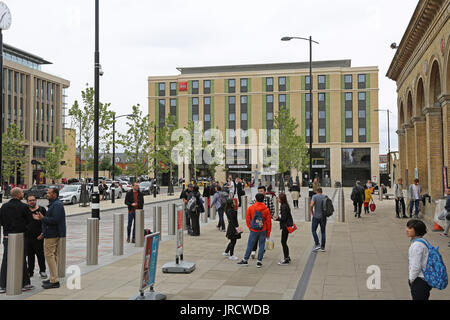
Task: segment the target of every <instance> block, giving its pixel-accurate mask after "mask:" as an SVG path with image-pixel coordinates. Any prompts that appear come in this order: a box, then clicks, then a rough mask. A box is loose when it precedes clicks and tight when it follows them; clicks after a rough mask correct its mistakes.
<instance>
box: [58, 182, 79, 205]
mask: <svg viewBox="0 0 450 320" xmlns="http://www.w3.org/2000/svg"><path fill="white" fill-rule="evenodd" d="M80 198H81V185H66V186H64V188H62V189H61V190H60V191H59V200H61V202H62V203H64V204H77V203H78V202H80Z"/></svg>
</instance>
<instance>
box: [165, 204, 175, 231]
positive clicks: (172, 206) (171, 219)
mask: <svg viewBox="0 0 450 320" xmlns="http://www.w3.org/2000/svg"><path fill="white" fill-rule="evenodd" d="M176 206H177V205H176V204H175V203H170V204H169V217H168V219H167V220H168V229H169V230H168V234H169V236H174V235H176V226H175V221H176V220H177V216H176Z"/></svg>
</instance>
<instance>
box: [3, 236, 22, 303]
mask: <svg viewBox="0 0 450 320" xmlns="http://www.w3.org/2000/svg"><path fill="white" fill-rule="evenodd" d="M24 245H25V244H24V234H23V233H15V234H12V233H10V234H9V235H8V264H7V272H6V295H7V296H18V295H20V294H22V282H23V263H24V253H25V250H24Z"/></svg>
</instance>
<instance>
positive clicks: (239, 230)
mask: <svg viewBox="0 0 450 320" xmlns="http://www.w3.org/2000/svg"><path fill="white" fill-rule="evenodd" d="M236 233H237V234H241V233H244V229H242V227H237V228H236Z"/></svg>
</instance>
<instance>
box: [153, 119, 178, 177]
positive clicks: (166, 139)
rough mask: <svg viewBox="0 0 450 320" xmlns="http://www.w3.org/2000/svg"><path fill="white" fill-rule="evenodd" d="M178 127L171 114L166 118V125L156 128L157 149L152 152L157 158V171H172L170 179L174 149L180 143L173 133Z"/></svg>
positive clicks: (154, 157)
mask: <svg viewBox="0 0 450 320" xmlns="http://www.w3.org/2000/svg"><path fill="white" fill-rule="evenodd" d="M176 129H177V127H176V124H175V118H174V117H173V116H172V115H169V116H168V117H167V119H165V125H164V126H163V127H160V128H157V130H156V138H157V141H156V150H153V151H152V152H151V157H152V158H153V159H156V169H157V171H158V172H163V173H170V179H172V172H173V161H172V150H173V149H174V148H175V146H176V145H177V143H178V142H176V141H175V142H173V141H172V134H173V132H174V131H175V130H176ZM153 166H154V165H153Z"/></svg>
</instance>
